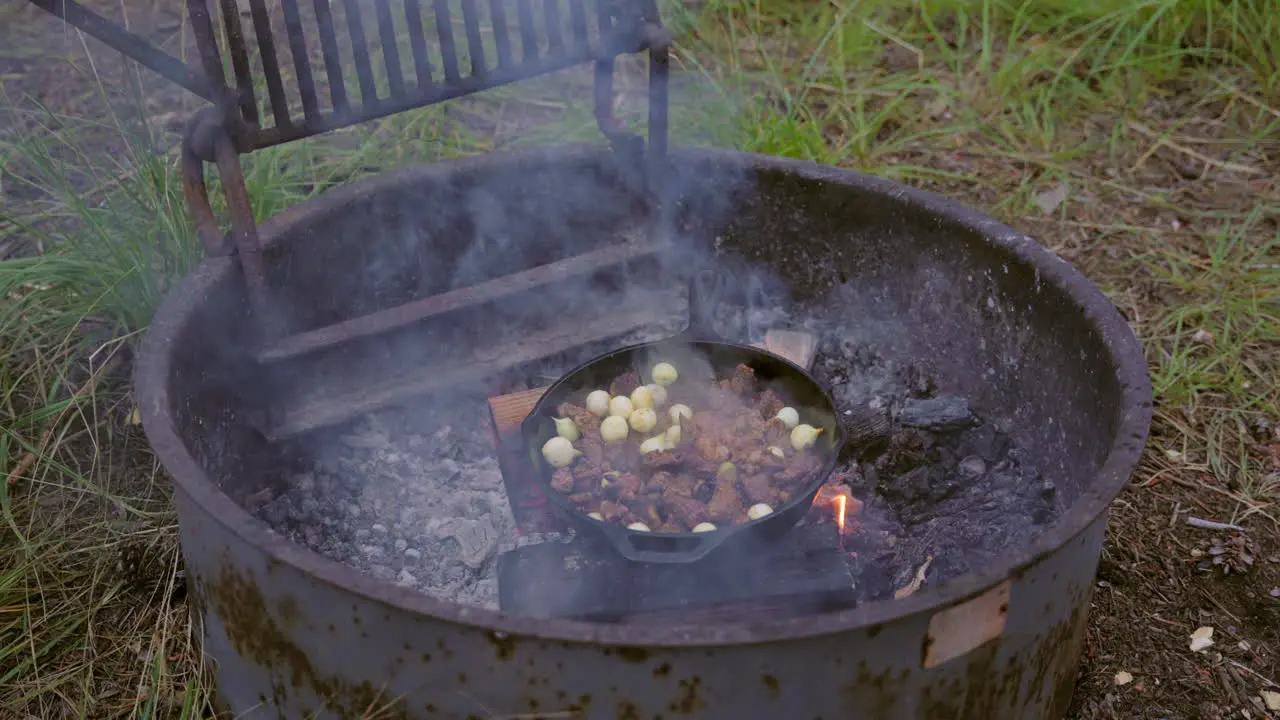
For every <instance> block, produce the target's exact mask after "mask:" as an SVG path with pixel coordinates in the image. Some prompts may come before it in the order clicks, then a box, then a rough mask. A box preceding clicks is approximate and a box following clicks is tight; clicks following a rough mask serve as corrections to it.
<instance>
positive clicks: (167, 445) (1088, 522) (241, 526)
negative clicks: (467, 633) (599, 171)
mask: <svg viewBox="0 0 1280 720" xmlns="http://www.w3.org/2000/svg"><path fill="white" fill-rule="evenodd" d="M599 152H600V151H599V150H597V149H585V150H582V149H579V150H572V151H571V150H566V149H565V148H559V149H557V150H555V151H554V154H551V153H548V152H547V151H536V150H535V151H528V152H524V153H508V154H490V155H486V156H483V157H475V158H467V159H462V160H457V161H451V162H446V163H440V164H436V165H432V166H426V167H417V168H410V169H406V170H402V171H398V172H392V173H387V174H384V175H381V176H378V177H375V178H371V179H368V180H366V181H363V182H359V183H355V184H352V185H349V186H346V187H343V188H339V189H335V190H333V191H330V192H328V193H326V195H325V196H324V197H323V198H322V199H321V200H320V201H312V202H311V203H308V204H307V206H305V207H301V206H300V207H295V208H293V209H291V210H289V211H286V212H284V213H282V214H280V215H278V216H276V217H274V218H272V219H270V220H268V221H267V223H266V224H265V225H264V229H265V230H266V233H265V234H266V235H267V236H268V237H280V236H281V235H282V231H284V230H285V229H287V228H288V227H291V226H295V225H301V224H304V223H305V222H306V221H307V220H308V217H309V215H310V214H311V213H313V212H314V211H315V210H317V209H319V203H323V204H324V205H325V206H332V207H337V206H340V205H343V204H345V203H350V202H353V201H356V200H357V199H360V198H364V197H369V196H371V195H376V194H377V193H378V192H380V190H381V189H383V188H391V187H394V186H397V185H399V184H402V183H405V182H407V181H409V180H414V181H421V180H425V179H429V178H430V179H441V178H445V177H451V176H453V175H454V174H456V173H458V172H462V171H468V170H475V169H481V168H486V167H497V166H501V165H506V164H509V163H511V162H513V160H516V159H520V160H523V161H526V162H532V161H536V160H537V159H538V158H539V157H546V158H552V157H554V158H556V159H558V160H565V159H566V157H568V158H573V157H575V154H576V157H577V158H578V159H584V158H589V157H591V156H594V155H597V154H598V153H599ZM679 154H680V155H684V156H685V157H686V159H689V158H699V159H703V160H714V161H716V162H720V163H725V164H735V165H740V166H743V167H750V168H751V169H753V170H755V171H765V172H781V173H788V174H792V175H795V176H798V177H802V178H805V179H807V180H810V181H816V182H820V183H823V182H828V183H836V184H844V185H854V186H858V187H859V188H861V189H862V190H864V191H870V192H873V193H877V194H880V195H882V196H885V197H892V198H894V199H895V200H896V201H897V202H899V203H901V204H902V205H904V206H911V207H912V209H913V210H915V211H917V212H921V213H926V214H933V215H936V216H939V217H948V218H949V219H950V220H951V221H953V222H958V223H960V224H961V225H963V226H965V227H967V228H968V229H969V230H971V231H972V232H974V233H977V234H980V235H982V236H984V237H986V238H987V239H988V241H989V242H990V243H992V244H994V245H995V246H997V247H999V248H1000V249H1001V250H1003V251H1005V252H1007V253H1010V254H1012V255H1013V256H1015V257H1016V258H1018V259H1019V260H1021V261H1023V262H1025V263H1026V264H1027V265H1028V266H1029V267H1032V268H1035V270H1036V272H1037V274H1038V281H1039V282H1040V283H1043V284H1047V285H1051V286H1054V287H1055V288H1057V289H1058V290H1059V291H1061V292H1063V293H1065V294H1066V296H1067V297H1069V298H1070V299H1071V301H1073V302H1074V303H1075V304H1076V307H1077V309H1078V310H1079V311H1080V312H1081V313H1083V315H1084V317H1085V318H1086V319H1087V321H1088V323H1089V325H1090V326H1091V328H1092V330H1093V331H1094V332H1096V333H1097V335H1098V337H1100V338H1102V339H1103V340H1104V343H1105V349H1106V352H1107V354H1108V357H1107V358H1106V359H1107V361H1108V362H1110V363H1111V364H1112V365H1113V366H1114V367H1115V368H1116V372H1117V379H1118V381H1119V386H1120V389H1121V398H1120V402H1119V414H1120V417H1118V418H1117V419H1116V424H1115V430H1114V432H1113V433H1112V438H1113V442H1112V445H1111V447H1110V449H1109V451H1108V452H1107V454H1106V457H1105V460H1104V461H1103V463H1102V465H1101V467H1100V468H1099V470H1098V472H1097V473H1096V480H1095V481H1094V482H1093V483H1091V484H1090V485H1089V486H1087V487H1086V488H1084V489H1083V492H1082V494H1081V496H1080V497H1079V498H1078V499H1077V500H1076V501H1075V502H1074V503H1073V504H1072V505H1071V506H1070V507H1069V509H1068V510H1067V512H1066V513H1065V514H1063V515H1062V516H1061V517H1059V518H1058V519H1057V520H1056V521H1054V522H1053V523H1052V524H1051V525H1050V526H1048V527H1047V528H1046V529H1045V530H1044V531H1043V532H1042V534H1041V535H1040V536H1039V537H1038V538H1037V539H1036V540H1035V541H1034V542H1033V543H1032V544H1030V545H1028V546H1026V547H1022V548H1015V549H1012V551H1011V552H1010V553H1009V555H1008V556H1006V557H1004V558H1003V559H1002V561H1001V562H999V563H996V564H992V565H990V566H988V567H985V568H983V569H982V570H980V571H977V572H972V573H969V574H966V575H963V576H961V577H958V578H956V579H954V580H951V581H949V582H946V583H944V584H943V585H941V586H939V587H937V588H927V589H925V590H923V591H921V592H918V593H916V594H915V595H912V596H911V597H907V598H904V599H901V600H884V601H876V602H872V603H868V604H865V605H862V606H859V607H857V608H855V609H852V610H847V611H842V612H838V613H832V614H827V615H819V616H813V617H806V618H801V619H795V620H779V621H775V622H764V623H760V624H755V625H752V626H750V627H742V626H733V625H725V626H717V627H696V626H695V627H647V626H639V627H634V626H610V625H601V624H591V623H585V622H574V621H568V620H545V619H536V618H528V617H510V616H506V615H504V614H502V613H499V612H494V611H489V610H484V609H477V608H472V607H464V606H460V605H456V604H452V603H447V602H442V601H438V600H434V599H432V598H429V597H426V596H424V595H421V594H419V593H417V592H413V591H411V590H408V589H404V588H400V587H396V586H393V585H390V584H384V583H382V582H379V581H376V580H374V579H373V578H371V577H368V576H365V575H363V574H361V573H359V572H358V571H356V570H354V569H352V568H349V567H347V566H344V565H341V564H339V563H337V562H334V561H331V560H328V559H326V558H323V557H321V556H320V555H318V554H316V553H314V552H311V551H309V550H306V549H304V548H303V547H301V546H299V545H296V544H293V543H291V542H289V541H288V540H286V539H284V538H282V537H281V536H279V535H278V534H275V533H273V532H272V531H270V530H269V529H268V528H267V526H266V525H265V524H264V523H263V522H262V521H260V520H258V519H256V518H254V517H252V516H251V515H250V514H249V513H248V512H246V511H245V510H244V509H243V508H241V507H240V506H238V505H236V504H235V503H234V502H232V501H231V499H230V498H228V497H227V496H226V495H225V494H223V493H222V492H221V491H220V490H219V489H218V487H217V486H216V484H215V483H214V482H213V480H212V479H211V478H210V477H209V475H208V474H207V473H206V472H205V470H204V469H203V468H202V467H201V466H200V464H199V462H198V461H197V460H196V458H195V457H194V456H193V454H192V452H191V450H189V449H188V448H187V446H186V444H185V443H184V442H183V440H182V438H180V437H179V436H178V434H177V431H176V427H177V421H178V418H177V417H176V416H175V414H174V410H175V408H176V407H177V406H178V403H177V401H176V398H173V397H171V395H170V387H169V377H170V372H171V369H172V364H171V357H172V356H171V353H170V350H169V348H171V347H172V346H173V344H174V343H175V341H176V340H177V339H178V335H179V334H180V331H181V329H182V327H183V323H184V321H185V320H186V318H187V317H188V316H189V315H190V314H191V313H192V312H193V310H194V309H195V308H196V307H197V306H198V305H199V304H200V302H201V300H202V298H203V297H204V294H205V291H206V289H207V288H209V287H210V286H211V284H212V283H214V282H215V281H216V280H217V279H218V278H219V277H220V276H222V275H223V274H225V273H231V272H237V271H238V270H237V266H236V264H235V262H234V260H233V259H231V258H214V259H211V260H209V261H206V262H205V263H204V264H203V265H201V266H200V267H199V268H198V269H197V270H196V271H195V272H194V273H193V274H192V275H190V276H189V277H187V278H186V279H185V280H184V281H183V282H182V283H181V284H180V285H178V286H177V287H176V288H175V290H174V291H173V293H172V294H171V295H170V296H169V298H168V300H167V301H166V302H165V303H164V304H163V306H162V307H161V308H160V310H159V312H158V313H157V314H156V316H155V318H154V321H153V323H152V325H151V329H150V332H149V333H148V335H147V337H146V340H145V342H144V347H143V351H142V353H141V356H140V360H139V363H138V366H137V386H138V388H139V395H140V400H141V402H140V405H141V412H142V416H143V421H144V424H145V428H146V431H147V434H148V436H149V437H150V439H151V442H152V445H153V446H154V448H155V450H156V452H157V454H158V455H159V457H160V459H161V460H162V462H163V463H164V465H165V466H166V467H167V468H168V469H169V470H170V471H171V473H172V475H173V476H174V478H175V481H176V483H177V486H178V488H179V490H180V492H181V493H182V494H184V495H186V496H187V497H189V498H190V500H191V501H193V502H195V503H196V504H198V505H199V506H200V507H201V508H202V509H203V510H204V512H205V513H207V514H208V516H209V517H211V518H216V519H217V521H218V522H220V523H221V524H223V525H224V526H225V527H226V528H227V529H229V530H230V531H231V532H232V533H233V534H234V535H236V536H238V537H239V538H241V539H242V540H243V541H244V542H246V543H248V544H249V545H251V546H253V547H255V548H257V549H259V550H260V551H262V552H265V553H266V554H268V556H269V557H270V558H271V560H272V561H274V562H278V563H282V564H285V565H288V566H292V567H293V568H296V569H297V570H298V571H300V572H302V573H304V574H307V575H310V576H313V577H315V578H317V579H319V580H321V581H323V582H324V583H327V584H330V585H332V586H333V587H335V588H339V589H342V590H345V591H350V592H354V593H356V594H358V595H361V596H363V597H364V598H366V599H368V600H371V601H374V602H376V603H383V604H386V605H389V606H393V607H395V608H397V609H399V610H402V611H405V612H408V613H413V614H418V615H426V616H431V617H434V618H436V619H439V620H442V621H445V622H448V623H454V624H458V625H461V626H466V627H473V628H479V629H482V630H488V631H490V632H491V633H495V634H496V635H495V637H496V636H502V637H505V636H506V635H508V634H509V635H518V636H523V637H525V638H529V639H541V640H544V641H561V642H569V643H596V644H601V643H602V644H608V645H613V646H621V647H638V646H644V647H648V648H664V647H670V648H678V647H690V646H709V645H717V646H725V645H740V644H755V643H764V642H770V641H777V640H793V639H799V638H805V637H812V636H821V635H828V634H832V633H837V632H841V631H848V630H852V629H858V628H862V629H872V630H874V629H875V628H877V627H880V626H882V625H883V624H885V623H889V622H892V621H898V620H902V619H904V618H908V617H914V616H920V615H923V614H926V613H932V612H935V611H939V610H942V609H943V608H946V607H948V606H952V605H955V604H957V603H960V602H963V601H966V600H969V599H972V598H977V597H978V596H980V595H982V594H983V593H985V592H987V591H988V590H991V589H993V588H995V587H997V586H998V585H1000V584H1001V583H1003V582H1004V581H1006V580H1008V579H1009V578H1011V577H1015V578H1016V577H1017V576H1018V575H1019V574H1020V573H1021V572H1022V571H1023V570H1025V569H1026V568H1027V567H1029V566H1031V565H1032V564H1034V563H1036V562H1037V561H1039V560H1042V559H1044V558H1046V557H1047V556H1049V555H1051V554H1053V553H1055V552H1056V551H1058V550H1061V549H1062V548H1063V547H1064V546H1066V545H1067V544H1068V543H1070V542H1072V541H1073V540H1075V539H1076V538H1077V536H1079V535H1080V534H1081V533H1083V532H1084V531H1085V530H1086V529H1088V528H1090V527H1091V526H1093V525H1094V524H1095V523H1096V521H1097V520H1098V519H1099V517H1100V516H1103V515H1104V514H1105V512H1106V511H1107V508H1108V506H1109V505H1110V503H1111V501H1112V500H1113V499H1114V498H1115V496H1116V495H1117V494H1118V493H1119V492H1120V490H1121V489H1122V488H1123V487H1124V485H1125V484H1126V482H1127V481H1128V479H1129V477H1130V474H1131V472H1132V471H1133V469H1134V467H1135V466H1136V464H1137V462H1138V459H1139V457H1140V455H1141V452H1142V449H1143V447H1144V445H1145V442H1146V438H1147V430H1148V426H1149V424H1150V420H1151V415H1152V403H1151V397H1152V395H1151V383H1150V379H1149V376H1148V374H1147V366H1146V360H1145V358H1144V355H1143V353H1142V349H1141V346H1140V345H1139V343H1138V342H1137V340H1136V338H1135V337H1134V335H1133V333H1132V331H1131V330H1130V328H1129V327H1128V325H1127V324H1126V322H1125V320H1124V319H1123V318H1122V317H1121V316H1120V314H1119V312H1118V311H1117V310H1116V309H1115V307H1114V306H1113V305H1112V304H1111V303H1110V302H1109V301H1108V300H1107V298H1106V297H1105V296H1104V295H1103V294H1102V292H1101V291H1100V290H1099V289H1098V288H1097V287H1095V286H1094V285H1093V284H1092V283H1090V282H1089V280H1088V279H1086V278H1085V277H1084V276H1083V275H1082V274H1081V273H1080V272H1079V271H1077V270H1076V269H1075V268H1073V267H1072V266H1071V265H1069V264H1067V263H1066V262H1064V261H1062V260H1061V259H1060V258H1058V257H1057V256H1055V255H1054V254H1053V253H1051V252H1049V251H1048V250H1046V249H1045V248H1043V247H1041V246H1040V245H1038V244H1036V243H1035V242H1034V241H1032V240H1031V239H1030V238H1029V237H1027V236H1026V235H1024V234H1022V233H1020V232H1018V231H1016V230H1013V229H1012V228H1009V227H1008V226H1005V225H1003V224H1001V223H998V222H996V221H994V220H992V219H990V218H988V217H985V216H983V215H981V214H980V213H977V212H974V211H972V210H969V209H967V208H965V207H963V206H961V205H959V204H957V203H954V202H951V201H949V200H946V199H943V198H941V197H939V196H937V195H934V194H932V193H928V192H925V191H921V190H917V189H912V188H907V187H904V186H901V185H898V184H896V183H892V182H890V181H887V180H883V179H880V178H876V177H871V176H866V175H861V174H858V173H854V172H851V171H846V170H840V169H835V168H829V167H823V166H818V165H814V164H812V163H808V162H803V161H797V160H790V159H782V158H776V157H769V156H762V155H753V154H745V153H735V152H728V151H714V150H696V151H695V150H684V149H682V150H681V151H680V152H679ZM674 159H675V158H673V160H674Z"/></svg>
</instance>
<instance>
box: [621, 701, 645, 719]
mask: <svg viewBox="0 0 1280 720" xmlns="http://www.w3.org/2000/svg"><path fill="white" fill-rule="evenodd" d="M618 720H640V711H639V710H637V709H636V704H635V703H633V702H631V701H629V700H623V701H622V702H620V703H618Z"/></svg>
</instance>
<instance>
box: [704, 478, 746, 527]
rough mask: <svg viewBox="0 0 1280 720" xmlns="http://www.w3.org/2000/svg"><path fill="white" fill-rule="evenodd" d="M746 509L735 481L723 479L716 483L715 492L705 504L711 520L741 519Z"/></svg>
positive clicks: (728, 520) (724, 521) (723, 521)
mask: <svg viewBox="0 0 1280 720" xmlns="http://www.w3.org/2000/svg"><path fill="white" fill-rule="evenodd" d="M746 509H747V508H746V506H745V505H744V504H743V502H742V493H740V492H738V483H737V482H736V481H731V480H728V479H724V480H721V481H720V482H718V483H716V492H715V494H714V495H712V496H711V502H710V503H708V504H707V515H708V516H709V517H710V518H711V519H712V520H715V521H717V522H722V523H726V522H732V521H735V520H741V519H742V517H743V513H745V512H746Z"/></svg>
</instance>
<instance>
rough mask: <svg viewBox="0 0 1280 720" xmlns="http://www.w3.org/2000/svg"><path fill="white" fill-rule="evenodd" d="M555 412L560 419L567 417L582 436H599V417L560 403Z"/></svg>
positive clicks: (582, 408) (574, 406) (579, 408)
mask: <svg viewBox="0 0 1280 720" xmlns="http://www.w3.org/2000/svg"><path fill="white" fill-rule="evenodd" d="M556 412H557V413H559V414H560V417H567V418H569V419H570V420H572V421H573V422H574V424H575V425H577V426H578V429H579V430H581V431H582V434H583V435H591V434H593V433H594V434H596V435H599V434H600V422H601V418H600V416H598V415H596V414H595V413H593V412H591V411H590V410H588V409H586V408H584V407H582V406H580V405H574V404H573V403H567V402H566V403H560V404H559V405H558V406H557V407H556Z"/></svg>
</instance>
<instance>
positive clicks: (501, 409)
mask: <svg viewBox="0 0 1280 720" xmlns="http://www.w3.org/2000/svg"><path fill="white" fill-rule="evenodd" d="M755 347H758V348H761V349H764V350H768V351H769V352H771V353H773V354H775V355H781V356H782V357H784V358H786V359H788V360H790V361H791V362H793V363H795V364H796V365H799V366H800V367H802V368H804V369H805V370H808V369H809V368H810V366H812V365H813V359H814V357H815V356H817V354H818V338H817V336H816V335H813V334H811V333H807V332H799V331H796V330H770V331H768V332H767V333H765V336H764V342H762V343H756V345H755ZM546 391H547V388H545V387H540V388H532V389H530V390H521V391H519V392H513V393H508V394H506V395H499V396H496V397H491V398H489V411H490V412H492V413H493V422H494V425H495V426H496V427H497V429H498V432H499V433H503V432H507V431H509V430H514V429H517V428H519V427H520V423H522V422H524V419H525V418H526V417H528V416H529V413H530V412H531V411H532V410H533V406H534V405H537V404H538V400H539V399H540V398H541V397H542V394H543V393H545V392H546Z"/></svg>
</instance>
